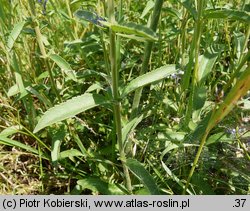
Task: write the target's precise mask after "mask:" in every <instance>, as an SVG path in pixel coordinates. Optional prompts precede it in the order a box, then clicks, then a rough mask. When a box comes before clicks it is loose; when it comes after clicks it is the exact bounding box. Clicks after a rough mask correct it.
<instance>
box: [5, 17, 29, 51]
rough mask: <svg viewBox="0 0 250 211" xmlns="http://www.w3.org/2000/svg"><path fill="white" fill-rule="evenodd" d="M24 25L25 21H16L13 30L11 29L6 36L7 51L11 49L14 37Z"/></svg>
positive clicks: (15, 37) (16, 36)
mask: <svg viewBox="0 0 250 211" xmlns="http://www.w3.org/2000/svg"><path fill="white" fill-rule="evenodd" d="M24 25H25V21H23V22H20V23H17V24H16V25H15V26H14V28H13V30H12V31H11V33H10V35H9V37H8V41H7V47H8V51H11V49H12V48H13V46H14V43H15V41H16V39H17V38H18V36H19V35H20V33H21V31H22V29H23V27H24Z"/></svg>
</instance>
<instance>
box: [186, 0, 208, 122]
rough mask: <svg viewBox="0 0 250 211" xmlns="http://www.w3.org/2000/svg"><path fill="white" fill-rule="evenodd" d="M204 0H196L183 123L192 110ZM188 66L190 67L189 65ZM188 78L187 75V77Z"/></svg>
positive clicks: (196, 79)
mask: <svg viewBox="0 0 250 211" xmlns="http://www.w3.org/2000/svg"><path fill="white" fill-rule="evenodd" d="M203 6H204V0H198V2H197V20H196V24H195V30H194V40H193V43H192V44H193V49H192V50H193V52H191V58H190V60H191V61H190V62H191V64H193V60H194V70H193V77H192V84H191V88H190V96H189V100H188V107H187V112H186V117H185V125H188V124H189V121H190V119H191V116H192V112H193V100H194V93H195V90H196V88H197V86H198V71H199V51H200V41H201V31H202V21H203V20H202V12H203ZM189 68H190V67H189ZM188 78H189V77H188Z"/></svg>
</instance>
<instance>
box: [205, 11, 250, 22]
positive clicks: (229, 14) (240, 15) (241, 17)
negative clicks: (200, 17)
mask: <svg viewBox="0 0 250 211" xmlns="http://www.w3.org/2000/svg"><path fill="white" fill-rule="evenodd" d="M204 18H209V19H211V18H212V19H229V20H237V21H242V22H246V23H247V24H250V15H249V14H248V13H247V12H245V11H240V10H231V9H208V10H205V12H204Z"/></svg>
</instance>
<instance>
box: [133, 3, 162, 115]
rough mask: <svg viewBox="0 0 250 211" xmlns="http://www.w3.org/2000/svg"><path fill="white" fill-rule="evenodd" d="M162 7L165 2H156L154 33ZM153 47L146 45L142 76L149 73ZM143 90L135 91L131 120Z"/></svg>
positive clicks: (152, 20)
mask: <svg viewBox="0 0 250 211" xmlns="http://www.w3.org/2000/svg"><path fill="white" fill-rule="evenodd" d="M162 5H163V0H156V2H155V6H154V11H153V15H152V19H151V22H150V29H152V30H153V31H154V32H155V31H156V29H157V25H158V22H159V18H160V13H161V8H162ZM152 47H153V42H151V41H147V42H146V44H145V51H144V56H143V62H142V68H141V70H140V75H142V74H144V73H146V72H147V71H148V64H149V60H150V56H151V52H152ZM142 90H143V88H138V89H137V90H136V91H135V95H134V100H133V104H132V113H131V119H132V118H134V117H135V116H136V115H137V112H138V108H139V104H140V99H141V95H142Z"/></svg>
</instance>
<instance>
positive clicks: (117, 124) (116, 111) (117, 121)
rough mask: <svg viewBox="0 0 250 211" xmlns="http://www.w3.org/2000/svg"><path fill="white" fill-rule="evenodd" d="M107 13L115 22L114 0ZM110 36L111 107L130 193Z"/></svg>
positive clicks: (113, 36) (113, 42) (112, 37)
mask: <svg viewBox="0 0 250 211" xmlns="http://www.w3.org/2000/svg"><path fill="white" fill-rule="evenodd" d="M108 15H109V22H111V23H112V22H115V17H114V1H113V0H109V1H108ZM109 38H110V66H111V76H112V92H113V101H114V102H113V104H114V105H113V107H114V121H115V129H116V136H117V144H118V148H119V153H120V159H121V162H122V167H123V172H124V175H125V180H126V187H127V189H128V191H129V193H131V194H132V186H131V179H130V175H129V170H128V167H127V165H126V155H125V152H124V147H123V142H122V124H121V102H120V95H119V90H118V88H119V72H118V70H117V57H116V34H115V32H113V31H112V30H110V32H109Z"/></svg>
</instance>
